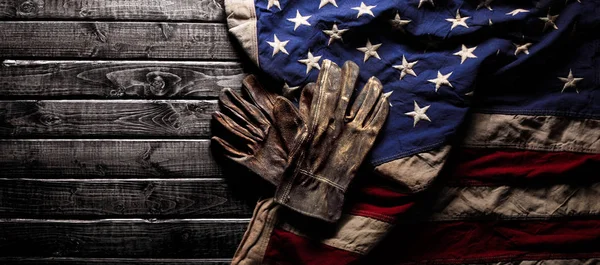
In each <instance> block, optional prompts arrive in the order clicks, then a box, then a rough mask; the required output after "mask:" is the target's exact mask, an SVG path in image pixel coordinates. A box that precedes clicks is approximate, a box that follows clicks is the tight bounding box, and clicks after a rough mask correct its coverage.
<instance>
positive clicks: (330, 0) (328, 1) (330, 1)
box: [319, 0, 338, 9]
mask: <svg viewBox="0 0 600 265" xmlns="http://www.w3.org/2000/svg"><path fill="white" fill-rule="evenodd" d="M327 4H332V5H333V6H335V7H338V5H337V3H336V2H335V0H321V3H320V4H319V9H321V7H324V6H326V5H327Z"/></svg>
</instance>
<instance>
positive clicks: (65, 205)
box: [0, 179, 252, 219]
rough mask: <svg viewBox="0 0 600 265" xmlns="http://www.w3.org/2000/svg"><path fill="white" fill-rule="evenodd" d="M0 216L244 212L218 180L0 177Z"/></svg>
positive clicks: (203, 215) (225, 215)
mask: <svg viewBox="0 0 600 265" xmlns="http://www.w3.org/2000/svg"><path fill="white" fill-rule="evenodd" d="M0 216H2V217H3V218H7V217H26V218H77V219H83V218H109V217H115V218H117V217H118V218H123V217H144V218H151V217H155V218H165V217H173V218H175V217H176V218H236V217H244V218H249V217H251V216H252V207H251V206H250V205H248V204H247V203H246V202H244V201H242V200H240V199H239V198H236V196H234V194H232V191H231V190H229V188H228V185H227V184H226V183H225V181H224V180H219V179H209V180H203V179H183V180H182V179H176V180H166V179H153V180H122V179H117V180H106V179H100V180H93V179H85V180H40V179H0Z"/></svg>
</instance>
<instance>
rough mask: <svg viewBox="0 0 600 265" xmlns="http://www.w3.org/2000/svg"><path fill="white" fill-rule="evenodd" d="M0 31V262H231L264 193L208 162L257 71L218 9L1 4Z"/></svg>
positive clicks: (117, 0)
mask: <svg viewBox="0 0 600 265" xmlns="http://www.w3.org/2000/svg"><path fill="white" fill-rule="evenodd" d="M0 20H2V21H3V22H2V23H0V36H1V38H0V61H1V62H2V64H1V65H0V264H3V265H4V264H5V265H16V264H20V265H21V264H24V265H33V264H36V265H37V264H47V265H58V264H67V265H79V264H92V265H108V264H111V265H112V264H114V265H138V264H149V265H166V264H175V265H177V264H179V265H191V264H195V265H224V264H229V262H230V259H231V257H232V255H233V253H234V251H235V249H236V248H237V246H238V244H239V242H240V240H241V237H242V235H243V233H244V231H245V229H246V226H247V224H248V221H249V218H250V216H251V213H252V210H253V205H254V203H255V202H256V197H255V196H252V195H248V194H251V193H252V191H254V190H255V189H258V186H257V187H253V186H248V185H249V184H245V185H239V184H236V183H237V180H238V179H239V180H241V179H244V180H247V179H248V178H249V176H248V173H247V172H244V171H237V172H233V173H231V172H229V174H227V175H225V174H224V173H223V167H222V166H220V165H219V164H218V163H217V162H215V160H214V159H213V154H212V153H211V151H210V141H209V137H210V117H211V113H212V112H214V111H215V110H216V109H217V108H218V107H217V104H216V99H217V98H216V97H217V96H218V94H219V92H220V90H221V89H223V88H225V87H231V88H233V89H239V88H240V87H241V80H242V78H243V77H244V76H245V74H246V71H247V70H246V68H247V67H246V66H248V64H249V63H248V62H247V61H243V60H242V59H240V58H242V57H240V56H239V55H240V51H239V50H238V49H239V48H236V47H237V46H236V45H234V44H233V43H232V41H231V40H230V39H229V36H228V35H227V26H226V24H225V14H224V6H223V1H222V0H0ZM248 183H256V182H248ZM258 185H260V184H258Z"/></svg>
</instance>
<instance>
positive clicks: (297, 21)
mask: <svg viewBox="0 0 600 265" xmlns="http://www.w3.org/2000/svg"><path fill="white" fill-rule="evenodd" d="M309 18H310V16H302V15H300V11H298V10H296V17H295V18H288V20H289V21H291V22H294V31H296V29H297V28H298V27H300V25H306V26H310V23H308V21H307V20H308V19H309Z"/></svg>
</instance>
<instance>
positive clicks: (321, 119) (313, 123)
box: [308, 60, 342, 136]
mask: <svg viewBox="0 0 600 265" xmlns="http://www.w3.org/2000/svg"><path fill="white" fill-rule="evenodd" d="M341 75H342V73H341V69H340V67H339V66H338V65H337V64H335V63H334V62H332V61H330V60H323V64H322V67H321V71H320V72H319V77H318V78H317V91H315V94H314V97H313V100H312V104H311V105H312V106H311V112H310V113H311V114H310V118H309V119H308V122H309V123H310V128H311V130H313V132H314V135H315V136H318V135H321V134H323V132H325V130H326V129H327V127H328V126H329V122H330V121H331V120H333V118H334V117H335V108H336V105H337V101H338V99H339V96H340V92H341V89H340V81H341Z"/></svg>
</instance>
